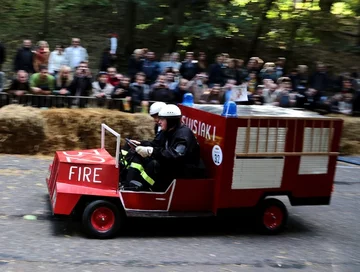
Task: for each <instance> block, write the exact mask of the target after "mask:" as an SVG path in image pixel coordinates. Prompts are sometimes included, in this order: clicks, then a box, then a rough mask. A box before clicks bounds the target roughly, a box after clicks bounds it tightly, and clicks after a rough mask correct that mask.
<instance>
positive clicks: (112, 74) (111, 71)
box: [105, 67, 122, 87]
mask: <svg viewBox="0 0 360 272" xmlns="http://www.w3.org/2000/svg"><path fill="white" fill-rule="evenodd" d="M105 74H106V73H105ZM107 77H108V79H107V83H109V84H110V85H112V86H114V87H115V86H117V85H119V83H120V79H121V77H122V75H120V74H118V73H117V70H116V68H115V67H109V68H108V69H107Z"/></svg>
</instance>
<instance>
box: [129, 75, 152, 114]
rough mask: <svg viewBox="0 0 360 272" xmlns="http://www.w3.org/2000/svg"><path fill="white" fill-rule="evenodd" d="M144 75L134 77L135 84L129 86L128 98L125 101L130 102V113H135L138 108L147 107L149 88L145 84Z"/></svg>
mask: <svg viewBox="0 0 360 272" xmlns="http://www.w3.org/2000/svg"><path fill="white" fill-rule="evenodd" d="M145 78H146V76H145V74H144V73H142V72H140V73H137V74H136V76H135V82H134V83H132V84H130V92H129V96H127V97H126V101H128V102H131V112H133V113H134V112H135V111H136V108H137V107H139V106H142V107H147V106H148V105H149V101H148V100H149V99H148V96H149V86H148V85H146V84H145Z"/></svg>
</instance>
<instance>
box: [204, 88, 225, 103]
mask: <svg viewBox="0 0 360 272" xmlns="http://www.w3.org/2000/svg"><path fill="white" fill-rule="evenodd" d="M223 95H224V94H223V91H222V88H221V86H220V84H214V86H213V87H212V89H209V95H208V97H207V99H206V102H207V103H209V104H220V103H221V100H222V97H223Z"/></svg>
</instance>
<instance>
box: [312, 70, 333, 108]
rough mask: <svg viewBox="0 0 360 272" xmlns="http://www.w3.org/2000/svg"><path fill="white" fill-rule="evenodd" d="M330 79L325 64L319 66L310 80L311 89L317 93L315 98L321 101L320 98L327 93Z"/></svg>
mask: <svg viewBox="0 0 360 272" xmlns="http://www.w3.org/2000/svg"><path fill="white" fill-rule="evenodd" d="M329 81H330V79H329V77H328V75H327V73H326V66H325V65H324V64H323V63H319V64H317V70H316V72H315V73H314V74H312V76H311V77H310V80H309V85H310V88H312V89H314V91H315V93H314V95H313V97H314V98H315V99H316V101H317V100H318V99H320V97H321V96H322V95H323V94H324V93H325V92H326V90H327V88H328V86H329V83H330V82H329Z"/></svg>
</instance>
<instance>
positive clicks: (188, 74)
mask: <svg viewBox="0 0 360 272" xmlns="http://www.w3.org/2000/svg"><path fill="white" fill-rule="evenodd" d="M179 72H180V74H181V76H182V77H183V78H185V79H187V80H192V79H193V78H194V77H195V76H196V74H197V73H198V72H199V67H198V64H197V63H196V62H191V63H189V62H186V61H183V62H182V63H181V66H180V70H179Z"/></svg>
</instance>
